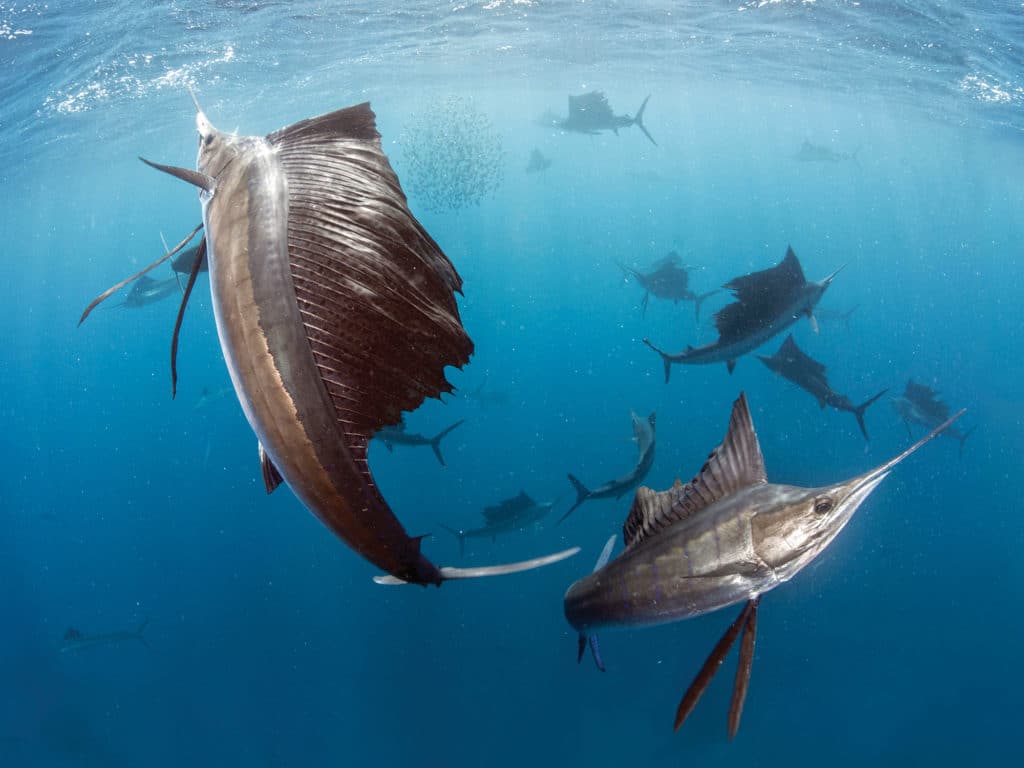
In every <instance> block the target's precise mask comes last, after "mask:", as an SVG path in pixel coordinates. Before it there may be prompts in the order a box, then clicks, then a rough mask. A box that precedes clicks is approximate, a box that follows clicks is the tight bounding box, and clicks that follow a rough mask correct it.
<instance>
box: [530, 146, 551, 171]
mask: <svg viewBox="0 0 1024 768" xmlns="http://www.w3.org/2000/svg"><path fill="white" fill-rule="evenodd" d="M550 167H551V158H549V157H545V156H544V155H543V154H542V153H541V151H540V150H539V149H534V150H533V152H531V153H530V162H529V164H528V165H527V166H526V172H527V173H538V172H539V171H546V170H547V169H548V168H550Z"/></svg>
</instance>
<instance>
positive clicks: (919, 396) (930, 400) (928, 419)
mask: <svg viewBox="0 0 1024 768" xmlns="http://www.w3.org/2000/svg"><path fill="white" fill-rule="evenodd" d="M938 395H939V393H938V392H936V391H935V390H934V389H932V388H931V387H928V386H925V385H924V384H918V383H917V382H916V381H914V380H913V379H910V380H909V381H907V388H906V389H905V390H904V392H903V396H902V397H894V398H893V399H892V405H893V407H894V408H895V409H896V412H897V413H898V414H899V415H900V418H901V419H903V423H904V424H905V425H906V427H907V435H908V436H910V437H913V435H912V434H911V432H910V425H911V424H917V425H918V426H921V427H924V428H925V429H933V428H934V427H935V425H936V424H941V423H942V422H944V421H945V420H946V419H948V418H949V406H948V405H946V404H945V403H944V402H942V401H941V400H940V399H939V397H938ZM976 428H977V427H971V428H970V429H968V430H967V431H966V432H960V431H959V430H958V429H956V428H955V427H954V428H953V429H947V430H945V431H944V432H943V434H944V435H946V437H951V438H953V439H954V440H956V441H957V442H959V443H960V455H961V456H962V455H963V452H964V441H966V440H967V438H968V437H970V436H971V433H972V432H974V430H975V429H976Z"/></svg>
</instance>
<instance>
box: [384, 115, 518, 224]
mask: <svg viewBox="0 0 1024 768" xmlns="http://www.w3.org/2000/svg"><path fill="white" fill-rule="evenodd" d="M401 147H402V157H401V160H400V162H399V163H398V164H399V165H400V166H401V171H402V181H403V184H404V186H405V187H406V190H407V192H408V195H409V198H410V201H411V202H412V204H413V206H414V207H422V208H424V209H426V210H428V211H445V210H458V209H460V208H466V207H468V206H471V205H479V204H480V201H481V200H483V199H484V198H486V197H490V196H493V194H494V192H495V191H496V190H497V189H498V187H499V186H500V185H501V182H502V180H503V178H504V175H505V168H504V166H505V152H504V150H503V149H502V141H501V134H499V133H498V131H497V130H496V129H495V127H494V125H493V124H492V123H491V121H490V119H488V117H487V116H486V115H485V114H484V113H483V112H481V111H480V110H479V109H478V108H477V107H476V105H475V104H474V102H473V100H472V99H470V98H466V97H463V96H448V97H445V98H443V99H440V100H438V101H437V102H435V103H434V104H432V105H431V106H430V107H428V108H427V109H426V110H424V111H422V112H418V113H416V114H414V115H413V116H412V117H411V118H410V120H409V122H408V123H407V124H406V125H405V127H404V128H403V130H402V135H401Z"/></svg>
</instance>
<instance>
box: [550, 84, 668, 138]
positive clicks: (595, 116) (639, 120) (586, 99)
mask: <svg viewBox="0 0 1024 768" xmlns="http://www.w3.org/2000/svg"><path fill="white" fill-rule="evenodd" d="M650 98H651V97H650V96H648V97H647V98H646V99H644V101H643V103H642V104H641V105H640V109H638V110H637V111H636V116H635V117H630V116H629V115H616V114H614V113H613V112H612V108H611V106H610V105H609V104H608V99H607V98H606V97H605V95H604V93H602V92H601V91H591V92H590V93H584V94H583V95H581V96H570V97H569V116H568V117H567V118H566V119H565V120H562V121H560V122H559V123H558V127H559V128H561V129H562V130H563V131H573V132H575V133H589V134H597V133H600V132H601V131H611V132H612V133H614V134H615V135H616V136H618V135H619V128H628V127H629V126H631V125H635V126H636V127H637V128H639V129H640V130H641V131H643V132H644V136H646V137H647V138H648V139H649V140H650V142H651V144H653V145H654V146H658V142H656V141H655V140H654V137H653V136H651V134H650V133H648V132H647V128H646V127H645V126H644V109H646V108H647V101H648V99H650Z"/></svg>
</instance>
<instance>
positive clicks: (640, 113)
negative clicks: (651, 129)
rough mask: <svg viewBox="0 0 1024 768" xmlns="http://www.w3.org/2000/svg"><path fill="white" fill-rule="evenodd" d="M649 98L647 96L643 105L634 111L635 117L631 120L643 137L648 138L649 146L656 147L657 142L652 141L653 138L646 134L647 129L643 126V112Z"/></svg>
mask: <svg viewBox="0 0 1024 768" xmlns="http://www.w3.org/2000/svg"><path fill="white" fill-rule="evenodd" d="M650 98H651V96H650V94H648V95H647V98H646V99H644V102H643V104H641V105H640V109H638V110H637V111H636V117H634V118H633V122H634V123H636V127H637V128H639V129H640V130H641V131H643V132H644V136H646V137H647V138H648V140H649V141H650V142H651V144H653V145H654V146H658V142H656V141H655V140H654V137H653V136H651V134H650V133H648V131H647V128H646V127H645V126H644V110H645V109H647V102H648V101H650Z"/></svg>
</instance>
